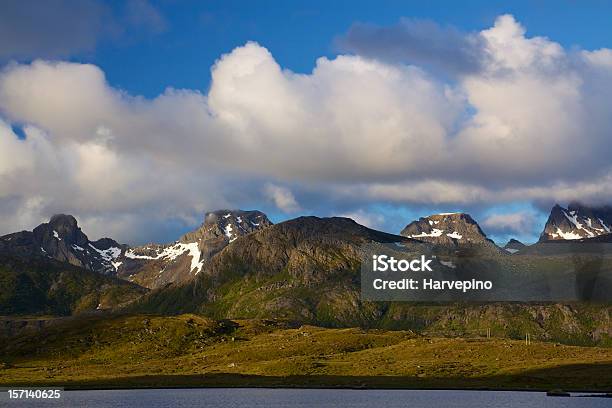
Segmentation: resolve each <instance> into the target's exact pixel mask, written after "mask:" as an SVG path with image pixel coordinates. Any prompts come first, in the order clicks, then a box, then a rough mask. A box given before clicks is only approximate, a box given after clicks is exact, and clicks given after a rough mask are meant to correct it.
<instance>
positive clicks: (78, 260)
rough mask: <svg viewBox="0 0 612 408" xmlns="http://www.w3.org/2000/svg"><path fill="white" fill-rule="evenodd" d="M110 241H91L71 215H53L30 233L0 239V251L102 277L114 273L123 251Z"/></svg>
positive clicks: (15, 234)
mask: <svg viewBox="0 0 612 408" xmlns="http://www.w3.org/2000/svg"><path fill="white" fill-rule="evenodd" d="M125 248H126V247H125V245H120V244H118V243H117V242H116V241H114V240H112V239H110V238H103V239H101V240H98V241H95V242H92V241H90V240H89V238H88V237H87V235H85V234H84V233H83V231H81V228H79V226H78V223H77V220H76V218H75V217H73V216H72V215H66V214H56V215H54V216H52V217H51V219H50V220H49V222H46V223H43V224H40V225H39V226H37V227H36V228H34V230H32V231H22V232H17V233H14V234H9V235H5V236H3V237H0V252H8V253H15V254H21V255H27V256H37V257H47V258H52V259H55V260H57V261H60V262H67V263H70V264H72V265H75V266H79V267H82V268H85V269H89V270H92V271H95V272H99V273H103V274H114V273H115V272H116V269H117V267H116V264H115V260H116V259H117V258H118V257H119V255H120V254H121V253H122V252H123V251H124V250H125Z"/></svg>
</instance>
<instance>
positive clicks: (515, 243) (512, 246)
mask: <svg viewBox="0 0 612 408" xmlns="http://www.w3.org/2000/svg"><path fill="white" fill-rule="evenodd" d="M526 246H527V245H525V244H523V243H522V242H521V241H519V240H518V239H514V238H511V239H510V240H509V241H508V242H507V243H506V245H504V250H506V252H509V253H511V254H513V253H515V252H518V251H520V250H521V249H523V248H525V247H526Z"/></svg>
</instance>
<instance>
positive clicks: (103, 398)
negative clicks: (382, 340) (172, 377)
mask: <svg viewBox="0 0 612 408" xmlns="http://www.w3.org/2000/svg"><path fill="white" fill-rule="evenodd" d="M3 394H4V395H2V398H1V399H0V405H2V406H7V407H8V406H20V407H21V406H23V407H30V406H33V407H113V408H115V407H133V408H157V407H174V408H181V407H212V408H217V407H219V408H243V407H262V408H263V407H266V408H294V407H297V408H300V407H302V408H310V407H324V408H345V407H348V408H351V407H355V408H366V407H376V408H378V407H385V408H395V407H410V408H478V407H483V408H494V407H500V408H506V407H520V408H536V407H538V408H539V407H547V408H557V407H572V408H573V407H585V408H587V407H588V408H598V407H607V408H610V407H612V400H611V399H609V398H582V397H580V398H579V397H571V398H562V397H547V396H546V394H545V393H536V392H501V391H499V392H498V391H411V390H405V391H404V390H401V391H400V390H290V389H248V388H241V389H231V388H221V389H168V390H166V389H164V390H127V391H119V390H111V391H65V392H63V394H62V398H61V399H60V400H54V401H32V400H30V401H16V400H8V399H7V396H6V393H3Z"/></svg>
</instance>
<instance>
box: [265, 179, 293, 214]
mask: <svg viewBox="0 0 612 408" xmlns="http://www.w3.org/2000/svg"><path fill="white" fill-rule="evenodd" d="M264 194H265V195H266V197H268V198H269V199H270V200H272V201H273V202H274V205H276V207H277V208H278V209H279V210H281V211H283V212H286V213H292V212H296V211H299V210H300V205H299V204H298V202H297V200H296V199H295V196H294V195H293V193H292V192H291V190H289V189H288V188H286V187H282V186H277V185H275V184H272V183H267V184H266V185H265V186H264Z"/></svg>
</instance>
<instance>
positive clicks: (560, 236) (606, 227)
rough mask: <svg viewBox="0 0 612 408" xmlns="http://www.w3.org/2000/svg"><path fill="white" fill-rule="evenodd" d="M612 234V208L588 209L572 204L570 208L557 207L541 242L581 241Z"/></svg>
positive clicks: (552, 213)
mask: <svg viewBox="0 0 612 408" xmlns="http://www.w3.org/2000/svg"><path fill="white" fill-rule="evenodd" d="M610 233H612V207H588V206H584V205H581V204H577V203H572V204H570V205H569V206H568V208H563V207H561V206H560V205H558V204H557V205H555V206H554V207H553V208H552V210H551V211H550V216H549V217H548V221H546V225H545V226H544V231H542V234H541V235H540V242H546V241H561V240H581V239H585V238H587V239H588V238H595V237H599V236H602V235H606V234H610Z"/></svg>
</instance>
